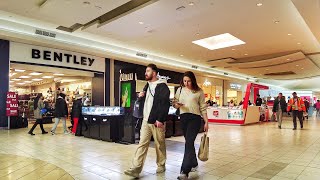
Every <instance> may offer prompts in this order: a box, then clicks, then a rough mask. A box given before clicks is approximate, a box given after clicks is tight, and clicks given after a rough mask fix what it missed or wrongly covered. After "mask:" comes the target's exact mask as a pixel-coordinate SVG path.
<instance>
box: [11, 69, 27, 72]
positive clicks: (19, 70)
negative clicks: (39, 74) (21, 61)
mask: <svg viewBox="0 0 320 180" xmlns="http://www.w3.org/2000/svg"><path fill="white" fill-rule="evenodd" d="M14 71H16V72H25V71H26V70H23V69H15V70H14Z"/></svg>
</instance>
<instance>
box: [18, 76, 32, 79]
mask: <svg viewBox="0 0 320 180" xmlns="http://www.w3.org/2000/svg"><path fill="white" fill-rule="evenodd" d="M19 78H21V79H28V78H30V76H20V77H19Z"/></svg>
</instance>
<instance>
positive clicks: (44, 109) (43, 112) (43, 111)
mask: <svg viewBox="0 0 320 180" xmlns="http://www.w3.org/2000/svg"><path fill="white" fill-rule="evenodd" d="M47 111H48V110H47V109H46V108H42V109H41V110H40V114H41V115H44V114H45V113H46V112H47Z"/></svg>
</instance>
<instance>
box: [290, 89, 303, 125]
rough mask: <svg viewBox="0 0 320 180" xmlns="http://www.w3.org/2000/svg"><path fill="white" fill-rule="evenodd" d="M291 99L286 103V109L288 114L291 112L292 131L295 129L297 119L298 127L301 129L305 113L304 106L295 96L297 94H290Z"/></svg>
mask: <svg viewBox="0 0 320 180" xmlns="http://www.w3.org/2000/svg"><path fill="white" fill-rule="evenodd" d="M292 96H293V98H291V99H290V100H289V103H288V109H287V111H288V112H289V111H290V110H292V117H293V130H296V129H297V117H298V118H299V121H300V127H301V129H303V120H302V117H303V113H304V112H306V106H305V104H304V101H303V100H302V99H301V98H299V97H298V96H297V93H296V92H294V93H292Z"/></svg>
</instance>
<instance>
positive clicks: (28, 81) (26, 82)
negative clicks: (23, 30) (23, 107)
mask: <svg viewBox="0 0 320 180" xmlns="http://www.w3.org/2000/svg"><path fill="white" fill-rule="evenodd" d="M24 82H25V83H32V81H24Z"/></svg>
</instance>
